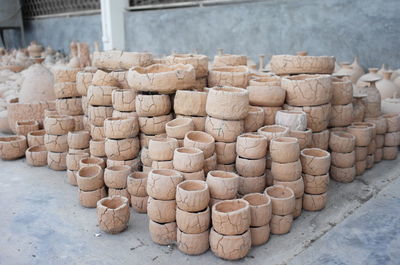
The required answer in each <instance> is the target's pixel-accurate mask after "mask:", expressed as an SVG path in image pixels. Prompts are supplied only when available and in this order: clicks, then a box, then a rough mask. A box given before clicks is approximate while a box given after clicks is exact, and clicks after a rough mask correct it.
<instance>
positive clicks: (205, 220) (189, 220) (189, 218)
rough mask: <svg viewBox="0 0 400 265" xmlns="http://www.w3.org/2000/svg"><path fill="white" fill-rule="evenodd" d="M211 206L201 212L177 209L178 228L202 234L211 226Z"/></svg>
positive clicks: (190, 232)
mask: <svg viewBox="0 0 400 265" xmlns="http://www.w3.org/2000/svg"><path fill="white" fill-rule="evenodd" d="M210 220H211V219H210V208H209V207H207V208H206V209H205V210H203V211H199V212H195V213H192V212H187V211H183V210H181V209H179V208H177V209H176V223H177V225H178V228H179V229H180V230H181V231H183V232H185V233H187V234H200V233H203V232H204V231H207V230H208V228H209V227H210Z"/></svg>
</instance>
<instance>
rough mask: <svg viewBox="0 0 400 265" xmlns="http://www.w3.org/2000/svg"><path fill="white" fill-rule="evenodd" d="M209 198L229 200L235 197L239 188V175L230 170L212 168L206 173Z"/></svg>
mask: <svg viewBox="0 0 400 265" xmlns="http://www.w3.org/2000/svg"><path fill="white" fill-rule="evenodd" d="M206 182H207V184H208V188H209V189H210V195H211V198H215V199H221V200H229V199H233V198H235V196H236V194H237V192H238V189H239V176H238V175H237V174H235V173H232V172H225V171H219V170H214V171H210V172H208V174H207V180H206Z"/></svg>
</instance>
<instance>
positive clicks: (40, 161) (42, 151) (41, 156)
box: [25, 145, 47, 167]
mask: <svg viewBox="0 0 400 265" xmlns="http://www.w3.org/2000/svg"><path fill="white" fill-rule="evenodd" d="M25 157H26V162H27V163H28V165H31V166H34V167H42V166H46V165H47V149H46V147H45V146H44V145H36V146H31V147H29V148H28V149H27V150H26V152H25Z"/></svg>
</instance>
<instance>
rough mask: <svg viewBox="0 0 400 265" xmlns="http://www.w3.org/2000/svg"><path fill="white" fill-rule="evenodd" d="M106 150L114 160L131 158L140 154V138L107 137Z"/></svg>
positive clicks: (108, 155)
mask: <svg viewBox="0 0 400 265" xmlns="http://www.w3.org/2000/svg"><path fill="white" fill-rule="evenodd" d="M104 148H105V152H106V155H107V157H108V158H111V159H114V160H129V159H132V158H135V157H137V156H138V154H139V151H140V143H139V138H138V137H134V138H126V139H121V140H115V139H109V138H107V139H106V143H105V146H104Z"/></svg>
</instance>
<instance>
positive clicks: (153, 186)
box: [146, 169, 183, 200]
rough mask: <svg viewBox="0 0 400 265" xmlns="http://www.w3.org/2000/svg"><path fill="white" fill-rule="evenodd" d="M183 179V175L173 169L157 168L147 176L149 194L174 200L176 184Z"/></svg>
mask: <svg viewBox="0 0 400 265" xmlns="http://www.w3.org/2000/svg"><path fill="white" fill-rule="evenodd" d="M182 181H183V176H182V175H181V174H180V173H179V172H178V171H176V170H172V169H155V170H152V171H150V172H149V176H148V178H147V188H146V190H147V194H148V195H149V196H151V197H153V198H155V199H158V200H174V199H175V194H176V186H177V185H178V184H179V183H180V182H182Z"/></svg>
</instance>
